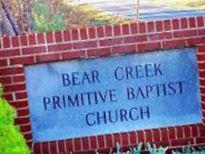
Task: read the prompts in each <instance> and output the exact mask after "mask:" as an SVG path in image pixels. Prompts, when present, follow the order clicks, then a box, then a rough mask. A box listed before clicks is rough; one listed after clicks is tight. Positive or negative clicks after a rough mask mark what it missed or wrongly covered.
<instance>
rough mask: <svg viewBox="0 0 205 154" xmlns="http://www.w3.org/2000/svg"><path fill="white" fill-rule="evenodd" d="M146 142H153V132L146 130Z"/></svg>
mask: <svg viewBox="0 0 205 154" xmlns="http://www.w3.org/2000/svg"><path fill="white" fill-rule="evenodd" d="M144 132H145V141H146V142H147V143H148V142H152V141H153V139H152V131H151V130H145V131H144Z"/></svg>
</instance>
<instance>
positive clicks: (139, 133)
mask: <svg viewBox="0 0 205 154" xmlns="http://www.w3.org/2000/svg"><path fill="white" fill-rule="evenodd" d="M137 140H138V143H140V142H145V136H144V133H143V131H137Z"/></svg>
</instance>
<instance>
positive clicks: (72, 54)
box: [62, 50, 86, 60]
mask: <svg viewBox="0 0 205 154" xmlns="http://www.w3.org/2000/svg"><path fill="white" fill-rule="evenodd" d="M85 56H86V55H85V50H79V51H69V52H65V53H62V59H67V60H68V59H79V58H84V57H85Z"/></svg>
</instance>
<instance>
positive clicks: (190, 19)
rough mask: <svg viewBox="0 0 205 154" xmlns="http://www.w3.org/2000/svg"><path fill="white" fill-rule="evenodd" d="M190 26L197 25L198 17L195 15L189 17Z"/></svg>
mask: <svg viewBox="0 0 205 154" xmlns="http://www.w3.org/2000/svg"><path fill="white" fill-rule="evenodd" d="M189 27H190V28H194V27H196V18H195V17H190V18H189Z"/></svg>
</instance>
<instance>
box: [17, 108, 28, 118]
mask: <svg viewBox="0 0 205 154" xmlns="http://www.w3.org/2000/svg"><path fill="white" fill-rule="evenodd" d="M28 115H29V110H28V109H22V110H17V116H18V117H22V116H28Z"/></svg>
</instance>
